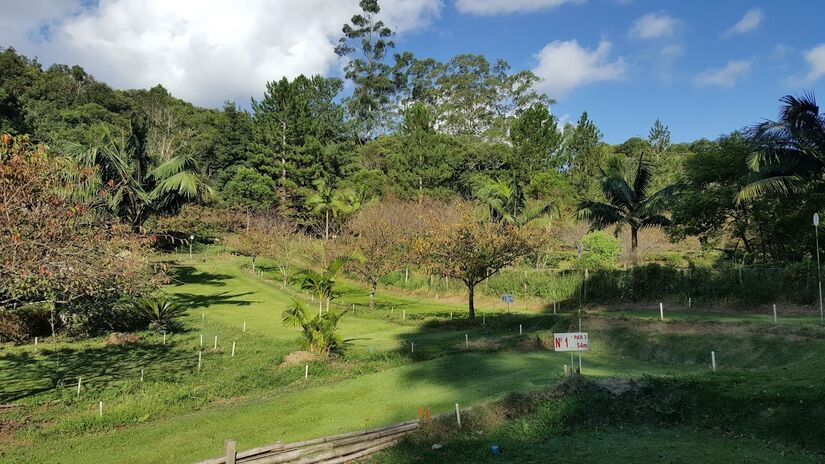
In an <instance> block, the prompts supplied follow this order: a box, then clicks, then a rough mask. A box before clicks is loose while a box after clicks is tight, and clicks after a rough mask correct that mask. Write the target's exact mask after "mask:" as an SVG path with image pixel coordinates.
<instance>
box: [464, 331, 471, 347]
mask: <svg viewBox="0 0 825 464" xmlns="http://www.w3.org/2000/svg"><path fill="white" fill-rule="evenodd" d="M464 346H465V347H467V348H469V347H470V336H469V335H467V334H464Z"/></svg>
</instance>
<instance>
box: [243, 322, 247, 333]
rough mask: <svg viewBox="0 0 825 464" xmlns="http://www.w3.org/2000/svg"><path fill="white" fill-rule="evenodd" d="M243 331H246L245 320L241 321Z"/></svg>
mask: <svg viewBox="0 0 825 464" xmlns="http://www.w3.org/2000/svg"><path fill="white" fill-rule="evenodd" d="M243 331H244V333H246V321H243Z"/></svg>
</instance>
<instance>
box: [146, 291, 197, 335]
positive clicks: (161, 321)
mask: <svg viewBox="0 0 825 464" xmlns="http://www.w3.org/2000/svg"><path fill="white" fill-rule="evenodd" d="M135 309H136V312H137V315H138V317H140V318H141V319H143V320H145V321H147V322H148V323H149V329H150V330H154V331H157V332H174V331H175V330H176V329H178V328H179V327H180V323H179V322H178V319H179V318H181V317H183V316H185V315H186V308H184V307H183V306H182V305H180V304H179V303H175V302H174V301H171V300H168V299H166V298H143V299H141V300H139V301H138V302H137V304H136V306H135Z"/></svg>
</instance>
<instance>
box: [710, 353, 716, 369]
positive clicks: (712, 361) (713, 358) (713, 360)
mask: <svg viewBox="0 0 825 464" xmlns="http://www.w3.org/2000/svg"><path fill="white" fill-rule="evenodd" d="M710 367H711V369H713V372H716V352H715V351H711V352H710Z"/></svg>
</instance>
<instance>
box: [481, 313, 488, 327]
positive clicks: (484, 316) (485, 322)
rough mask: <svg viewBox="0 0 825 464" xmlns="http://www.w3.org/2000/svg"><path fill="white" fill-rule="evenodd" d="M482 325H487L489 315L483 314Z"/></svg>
mask: <svg viewBox="0 0 825 464" xmlns="http://www.w3.org/2000/svg"><path fill="white" fill-rule="evenodd" d="M481 325H487V315H486V314H482V315H481Z"/></svg>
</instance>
